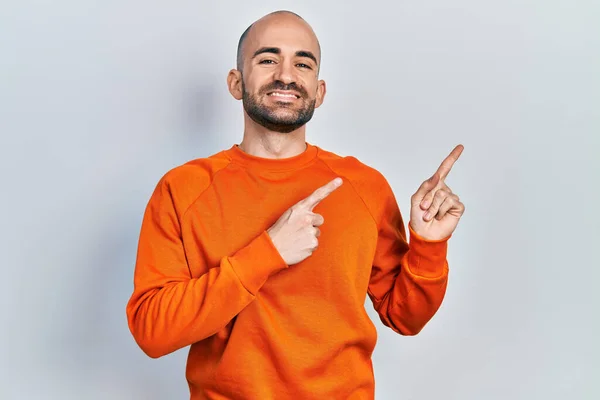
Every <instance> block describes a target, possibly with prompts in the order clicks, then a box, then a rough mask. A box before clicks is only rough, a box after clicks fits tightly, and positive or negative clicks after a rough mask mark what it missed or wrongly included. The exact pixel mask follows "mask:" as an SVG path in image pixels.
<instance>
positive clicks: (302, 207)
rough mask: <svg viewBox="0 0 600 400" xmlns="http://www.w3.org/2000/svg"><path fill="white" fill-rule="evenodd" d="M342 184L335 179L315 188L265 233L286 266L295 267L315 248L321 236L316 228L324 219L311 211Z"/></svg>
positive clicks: (340, 180)
mask: <svg viewBox="0 0 600 400" xmlns="http://www.w3.org/2000/svg"><path fill="white" fill-rule="evenodd" d="M342 183H343V181H342V179H341V178H335V179H334V180H332V181H331V182H329V183H328V184H326V185H325V186H322V187H320V188H318V189H317V190H315V191H314V192H313V193H312V194H311V195H310V196H308V197H307V198H305V199H302V200H300V201H299V202H298V203H296V204H294V205H293V206H292V207H290V208H289V209H287V210H286V211H285V212H284V213H283V215H281V217H279V219H278V220H277V222H275V224H273V226H272V227H270V228H269V229H268V230H267V233H268V234H269V237H270V238H271V241H272V242H273V244H274V245H275V248H277V250H278V251H279V254H280V255H281V257H282V258H283V260H284V261H285V263H286V264H287V265H294V264H298V263H299V262H300V261H302V260H304V259H305V258H307V257H308V256H310V255H311V254H312V253H313V252H314V251H315V250H316V249H317V247H318V246H319V240H318V237H319V235H320V234H321V231H320V230H319V228H318V227H319V226H321V225H323V222H325V219H324V218H323V216H322V215H320V214H316V213H314V212H313V211H312V210H313V208H315V207H316V206H317V204H319V203H320V202H321V201H322V200H323V199H325V198H326V197H327V196H329V195H330V194H331V193H332V192H333V191H334V190H335V189H337V188H338V187H340V186H341V185H342Z"/></svg>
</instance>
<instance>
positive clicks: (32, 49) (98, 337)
mask: <svg viewBox="0 0 600 400" xmlns="http://www.w3.org/2000/svg"><path fill="white" fill-rule="evenodd" d="M276 9H290V10H292V11H295V12H297V13H299V14H300V15H302V16H303V17H304V18H305V19H306V20H307V21H308V22H309V23H311V24H312V25H313V27H314V29H315V31H316V33H317V35H318V36H319V38H320V41H321V45H322V48H323V60H322V62H323V64H322V69H321V78H323V79H325V80H326V82H327V84H328V94H327V97H326V99H325V104H324V105H323V106H322V107H321V108H319V109H318V110H317V111H316V113H315V116H314V118H313V120H312V121H311V122H310V123H309V126H308V130H307V141H309V142H311V143H313V144H316V145H318V146H320V147H322V148H324V149H326V150H329V151H333V152H335V153H337V154H340V155H353V156H356V157H357V158H359V159H360V160H361V161H363V162H364V163H366V164H368V165H371V166H373V167H375V168H377V169H379V170H380V171H381V172H382V173H383V174H384V175H385V176H386V178H387V179H388V181H389V182H390V184H391V185H392V188H393V189H394V192H395V194H396V196H397V198H398V201H399V204H400V208H401V210H402V212H403V215H404V216H405V219H406V218H408V212H409V198H410V196H411V195H412V193H413V192H414V191H415V190H416V189H417V187H418V186H419V185H420V183H421V182H422V181H423V180H425V179H427V178H428V177H429V176H430V175H431V174H432V173H433V172H434V171H435V169H436V168H437V167H438V165H439V163H440V162H441V161H442V160H443V158H444V157H445V156H446V155H447V154H448V153H449V152H450V150H452V148H453V147H454V146H455V145H456V144H459V143H462V144H464V146H465V150H464V152H463V155H462V156H461V158H460V160H459V161H458V162H457V163H456V165H455V167H454V169H453V170H452V172H451V174H450V176H449V178H448V180H447V183H448V184H449V185H450V187H451V188H452V189H453V190H454V192H456V193H457V194H459V196H460V197H461V200H462V201H463V202H464V203H465V205H466V212H465V214H464V216H463V218H462V220H461V222H460V224H459V226H458V229H457V230H456V232H455V233H454V236H453V237H452V239H451V240H450V245H449V255H448V260H449V263H450V269H451V272H450V274H451V275H450V281H449V287H448V292H447V296H446V298H445V300H444V303H443V305H442V307H441V309H440V311H439V312H438V314H437V315H436V316H435V317H434V318H433V319H432V320H431V322H430V323H429V324H428V325H427V326H426V328H425V329H424V330H423V331H422V332H421V333H420V334H419V335H417V336H415V337H403V336H400V335H397V334H395V333H394V332H393V331H391V330H390V329H387V328H384V327H383V325H382V324H381V322H380V321H379V319H378V317H377V316H376V314H375V312H374V310H373V308H372V305H371V304H370V303H369V302H367V303H366V307H367V310H368V312H369V315H370V316H371V317H372V318H373V320H374V322H375V324H376V326H377V329H378V331H379V335H380V336H379V341H378V344H377V348H376V350H375V353H374V357H373V359H374V368H375V377H376V397H377V399H378V400H384V399H390V400H395V399H411V400H418V399H435V398H444V399H447V400H451V399H457V400H458V399H460V400H470V399H473V400H480V399H486V400H487V399H544V400H549V399H561V400H562V399H595V398H598V397H597V396H599V395H600V381H599V380H598V377H599V376H600V349H599V345H598V339H597V338H598V337H600V329H599V327H600V324H599V319H600V312H599V310H598V307H599V305H600V295H599V291H598V281H599V279H600V273H599V268H600V262H599V261H598V257H597V252H596V250H598V247H599V246H600V234H599V230H600V218H599V216H598V205H599V204H600V195H599V193H600V189H599V184H600V174H599V172H600V168H599V162H598V157H599V156H600V143H599V142H600V139H599V138H598V135H599V134H600V3H598V2H597V1H573V0H570V1H567V0H564V1H541V0H538V1H516V0H511V1H502V2H482V1H475V0H458V1H454V2H447V1H442V0H434V1H426V2H417V1H412V2H392V1H389V2H383V1H369V2H362V1H361V2H358V1H354V2H343V3H341V2H340V3H337V4H336V3H335V2H318V1H304V2H292V1H273V0H271V1H263V2H247V1H221V2H200V1H174V2H164V1H163V2H158V1H133V0H120V1H115V0H106V1H102V2H98V1H89V0H87V1H84V0H79V1H74V0H71V1H69V0H55V1H52V2H50V1H24V0H21V1H12V2H5V3H3V4H2V5H0V138H1V139H0V149H1V151H0V163H1V164H0V167H1V168H0V170H1V174H2V175H1V177H2V196H1V197H0V198H1V203H0V206H1V210H2V227H3V228H2V230H1V231H0V235H1V236H0V239H1V241H0V243H2V256H3V260H2V261H3V262H2V273H3V285H2V286H3V288H2V290H1V291H0V293H2V294H1V297H0V300H1V301H2V303H1V304H2V314H1V320H0V324H1V327H2V328H1V330H0V352H1V353H0V354H1V357H0V363H1V364H0V380H1V381H0V398H2V399H149V400H153V399H185V398H188V388H187V384H186V381H185V376H184V373H185V361H186V356H187V349H184V350H181V351H178V352H176V353H174V354H172V355H169V356H166V357H163V358H160V359H157V360H153V359H150V358H148V357H146V356H145V355H144V354H143V353H142V351H141V350H140V349H139V348H138V347H137V346H136V344H135V342H134V341H133V338H132V336H131V334H130V333H129V330H128V328H127V323H126V318H125V304H126V302H127V300H128V298H129V296H130V294H131V290H132V276H133V267H134V263H135V255H136V246H137V239H138V234H139V229H140V224H141V218H142V214H143V211H144V208H145V206H146V203H147V201H148V199H149V196H150V194H151V192H152V190H153V189H154V186H155V185H156V183H157V182H158V179H159V178H160V177H161V176H162V174H164V173H165V172H166V171H167V170H169V169H170V168H173V167H174V166H177V165H180V164H182V163H184V162H186V161H188V160H191V159H194V158H199V157H205V156H208V155H211V154H214V153H216V152H218V151H220V150H222V149H224V148H229V147H230V146H231V145H232V144H233V143H239V142H240V140H241V137H242V129H243V121H242V106H241V103H240V102H236V101H235V100H234V99H233V98H232V97H231V96H230V95H229V93H228V92H227V88H226V84H225V78H226V75H227V72H228V70H229V69H230V68H232V67H234V65H235V51H236V46H237V40H238V38H239V35H240V34H241V33H242V31H243V30H244V29H245V28H246V27H247V26H248V25H249V24H250V23H251V22H252V21H254V20H256V19H257V18H259V17H261V16H262V15H264V14H266V13H268V12H270V11H274V10H276ZM405 222H407V221H405ZM595 338H596V339H595Z"/></svg>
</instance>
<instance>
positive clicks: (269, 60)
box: [229, 15, 325, 133]
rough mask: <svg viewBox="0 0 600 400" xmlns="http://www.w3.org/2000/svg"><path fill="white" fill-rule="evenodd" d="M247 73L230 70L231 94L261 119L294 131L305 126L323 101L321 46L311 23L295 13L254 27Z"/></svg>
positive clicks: (262, 122)
mask: <svg viewBox="0 0 600 400" xmlns="http://www.w3.org/2000/svg"><path fill="white" fill-rule="evenodd" d="M243 55H244V68H243V72H240V71H237V70H234V71H232V72H230V76H229V86H230V91H231V92H232V95H234V97H236V98H237V99H241V100H242V102H243V105H244V110H245V112H246V114H247V115H248V117H250V118H251V119H252V120H253V121H254V122H256V123H257V124H259V125H261V126H264V127H265V128H267V129H269V130H271V131H276V132H281V133H289V132H292V131H295V130H296V129H298V128H300V127H302V126H303V125H305V124H306V123H307V122H308V121H310V119H311V118H312V116H313V113H314V110H315V108H317V107H319V106H320V105H321V104H322V102H323V97H324V95H325V82H323V81H319V79H318V71H319V64H318V62H319V58H320V53H319V46H318V42H317V39H316V37H315V35H314V33H313V32H312V30H311V29H310V27H308V25H307V24H306V23H305V22H304V21H302V20H300V19H298V18H296V17H293V16H288V15H283V16H281V15H280V16H271V17H269V19H267V20H261V21H259V22H257V23H256V24H255V26H254V27H253V28H252V30H251V31H250V33H249V35H248V37H247V38H246V42H245V44H244V49H243Z"/></svg>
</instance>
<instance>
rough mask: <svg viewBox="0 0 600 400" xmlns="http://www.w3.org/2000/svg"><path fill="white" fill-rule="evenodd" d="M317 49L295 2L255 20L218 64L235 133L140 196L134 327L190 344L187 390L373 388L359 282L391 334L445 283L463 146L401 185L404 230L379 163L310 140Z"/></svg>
mask: <svg viewBox="0 0 600 400" xmlns="http://www.w3.org/2000/svg"><path fill="white" fill-rule="evenodd" d="M320 61H321V49H320V45H319V41H318V40H317V37H316V35H315V33H314V32H313V30H312V29H311V27H310V26H309V25H308V24H307V23H306V22H305V21H304V20H303V19H302V18H300V17H299V16H298V15H296V14H293V13H290V12H276V13H272V14H269V15H267V16H265V17H263V18H261V19H260V20H258V21H256V22H255V23H254V24H252V25H251V26H250V27H249V28H248V29H247V30H246V31H245V32H244V34H243V35H242V36H241V38H240V42H239V46H238V57H237V66H236V68H235V69H233V70H231V71H230V72H229V74H228V76H227V85H228V88H229V92H230V93H231V95H232V96H233V97H234V98H235V99H237V100H242V104H243V110H244V133H243V139H242V141H241V142H240V143H239V144H234V145H232V147H231V148H229V149H226V150H223V151H220V152H218V153H216V154H213V155H211V156H209V157H205V158H198V159H196V160H193V161H190V162H187V163H185V164H183V165H180V166H178V167H176V168H174V169H172V170H170V171H168V172H167V173H166V174H164V175H163V177H162V178H161V179H160V180H159V182H158V184H157V186H156V188H155V190H154V192H153V193H152V196H151V198H150V200H149V202H148V205H147V207H146V211H145V213H144V218H143V222H142V227H141V232H140V239H139V244H138V253H137V259H136V265H135V272H134V290H133V294H132V296H131V299H130V300H129V303H128V305H127V317H128V322H129V328H130V330H131V332H132V334H133V336H134V338H135V340H136V341H137V343H138V344H139V346H140V347H141V348H142V350H143V351H144V352H145V353H146V354H148V355H149V356H150V357H154V358H156V357H161V356H163V355H166V354H169V353H171V352H173V351H176V350H178V349H181V348H184V347H186V346H191V348H190V352H189V356H188V362H187V368H186V378H187V381H188V384H189V389H190V396H191V397H190V398H191V399H260V400H266V399H294V400H297V399H373V398H374V396H375V383H374V377H373V368H372V363H371V355H372V352H373V349H374V347H375V343H376V340H377V331H376V329H375V326H374V324H373V322H372V321H371V320H370V318H369V317H368V315H367V313H366V311H365V308H364V303H365V300H366V298H367V296H368V297H369V298H370V300H371V301H372V303H373V306H374V308H375V310H376V311H377V313H378V315H379V317H380V319H381V321H382V323H383V324H384V325H385V326H387V327H389V328H390V329H392V330H394V331H395V332H397V333H399V334H401V335H415V334H417V333H418V332H419V331H421V329H422V328H423V327H424V326H425V325H426V324H427V323H428V321H430V319H431V318H432V317H433V316H434V314H435V313H436V312H437V310H438V308H439V306H440V304H441V303H442V300H443V298H444V295H445V292H446V285H447V279H448V263H447V261H446V254H447V242H448V239H449V238H450V236H451V234H452V232H453V231H454V230H455V229H456V226H457V224H458V221H459V219H460V218H461V216H462V214H463V212H464V205H463V204H462V203H461V202H460V200H459V198H458V196H457V195H456V194H454V193H453V192H452V191H451V190H450V188H449V187H448V186H447V185H446V183H445V178H446V176H447V175H448V173H449V172H450V169H451V167H452V165H453V164H454V162H455V161H456V160H457V159H458V157H459V155H460V154H461V152H462V146H460V145H459V146H457V147H456V148H455V149H454V150H453V151H452V152H451V153H450V155H449V156H448V157H447V158H446V159H445V160H443V161H442V163H441V165H440V166H439V167H438V169H437V170H436V171H435V173H434V174H433V175H432V176H431V177H430V178H429V179H427V180H425V181H424V182H423V183H422V184H421V185H420V187H419V188H418V189H417V191H416V192H415V194H414V195H413V196H412V197H411V209H410V214H409V215H410V221H409V224H408V232H407V230H406V229H405V226H404V222H403V218H402V215H401V213H400V210H399V208H398V204H397V202H396V199H395V197H394V194H393V191H392V189H391V188H390V186H389V184H388V182H387V181H386V179H385V178H384V177H383V176H382V175H381V173H379V172H378V171H377V170H375V169H374V168H371V167H369V166H367V165H365V164H364V163H362V162H360V161H359V160H358V159H357V158H355V157H349V156H348V157H342V156H339V155H336V154H335V153H333V152H330V151H326V150H324V149H322V148H320V147H318V146H316V145H314V144H311V143H309V142H306V124H307V122H309V121H310V119H311V118H312V115H313V113H314V110H315V108H318V107H319V106H320V105H321V104H322V103H323V100H324V98H325V93H326V85H325V82H324V81H323V80H320V79H319V68H320ZM409 239H410V240H409Z"/></svg>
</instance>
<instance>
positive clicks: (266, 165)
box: [225, 142, 318, 171]
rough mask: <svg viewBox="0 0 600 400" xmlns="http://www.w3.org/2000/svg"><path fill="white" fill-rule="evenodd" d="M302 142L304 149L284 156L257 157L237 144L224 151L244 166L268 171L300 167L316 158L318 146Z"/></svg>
mask: <svg viewBox="0 0 600 400" xmlns="http://www.w3.org/2000/svg"><path fill="white" fill-rule="evenodd" d="M304 143H305V144H306V149H304V151H303V152H302V153H300V154H298V155H295V156H293V157H286V158H264V157H257V156H254V155H252V154H249V153H246V152H245V151H243V150H242V149H241V148H240V147H239V145H238V144H234V145H233V146H231V148H230V149H229V150H226V151H225V153H227V156H228V157H229V158H230V159H231V161H233V162H234V163H236V164H240V165H244V166H246V167H251V168H255V169H262V170H268V171H287V170H293V169H298V168H302V167H304V166H306V165H308V164H310V163H311V162H312V161H314V160H315V159H316V157H317V153H318V147H317V146H315V145H312V144H310V143H308V142H304Z"/></svg>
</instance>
